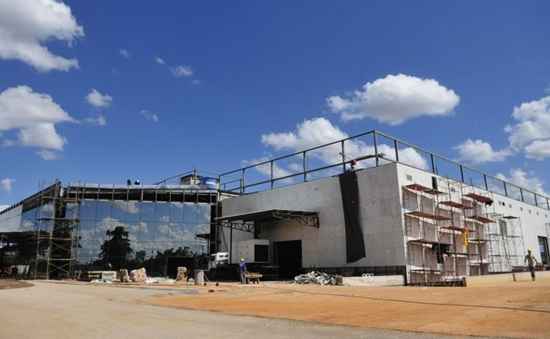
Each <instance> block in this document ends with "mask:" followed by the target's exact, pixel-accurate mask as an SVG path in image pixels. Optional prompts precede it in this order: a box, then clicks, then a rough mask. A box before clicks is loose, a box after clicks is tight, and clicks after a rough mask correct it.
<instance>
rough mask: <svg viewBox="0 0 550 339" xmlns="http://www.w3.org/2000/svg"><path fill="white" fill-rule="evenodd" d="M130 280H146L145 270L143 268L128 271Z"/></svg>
mask: <svg viewBox="0 0 550 339" xmlns="http://www.w3.org/2000/svg"><path fill="white" fill-rule="evenodd" d="M130 280H131V281H133V282H145V281H146V280H147V272H146V271H145V268H139V269H137V270H131V271H130Z"/></svg>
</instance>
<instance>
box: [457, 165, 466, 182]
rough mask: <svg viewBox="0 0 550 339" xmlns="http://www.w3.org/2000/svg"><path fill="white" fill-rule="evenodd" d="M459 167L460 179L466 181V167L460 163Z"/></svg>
mask: <svg viewBox="0 0 550 339" xmlns="http://www.w3.org/2000/svg"><path fill="white" fill-rule="evenodd" d="M458 167H459V168H460V180H462V183H465V181H464V167H462V165H458Z"/></svg>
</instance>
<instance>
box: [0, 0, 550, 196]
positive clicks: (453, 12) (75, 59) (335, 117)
mask: <svg viewBox="0 0 550 339" xmlns="http://www.w3.org/2000/svg"><path fill="white" fill-rule="evenodd" d="M50 2H51V3H52V4H53V6H54V7H55V8H57V9H61V12H59V11H58V12H56V13H54V12H52V10H51V8H49V9H48V8H40V6H38V5H36V2H35V1H31V0H21V1H18V2H16V3H15V2H13V1H8V0H0V33H1V32H2V31H4V32H8V34H7V35H6V36H7V37H6V36H2V35H1V34H0V74H1V75H2V76H1V77H0V133H1V134H0V144H1V145H2V146H0V180H1V181H0V183H1V185H0V205H2V204H10V203H14V202H16V201H18V200H20V199H22V198H23V197H25V196H26V195H28V194H30V193H32V192H33V191H35V190H36V189H37V188H38V186H39V185H40V183H42V182H50V181H52V180H53V179H55V178H59V179H61V180H63V181H78V180H81V181H85V182H100V183H123V182H125V180H126V178H139V179H141V180H142V182H144V183H151V182H154V181H155V180H157V179H159V178H161V177H165V176H169V175H172V174H175V173H178V172H181V171H186V170H189V169H191V168H193V167H197V168H199V169H201V170H204V171H209V172H221V171H224V170H229V169H233V168H238V167H239V166H241V164H242V163H243V161H250V160H251V159H260V158H262V157H268V156H271V155H274V154H279V153H281V152H283V153H284V152H289V151H292V150H295V149H299V148H300V147H302V146H309V145H310V144H311V143H313V142H315V141H324V140H325V139H326V141H327V142H328V141H331V140H328V139H330V138H331V137H332V136H334V135H335V134H338V133H340V132H341V133H346V134H356V133H360V132H363V131H366V130H370V129H379V130H382V131H385V132H387V133H389V134H392V135H395V136H397V137H400V138H402V139H405V140H408V141H411V142H413V143H415V144H418V145H420V146H424V147H426V148H427V149H430V150H433V151H434V152H437V153H441V154H443V155H447V156H449V157H451V158H456V159H459V158H460V159H462V160H464V161H465V162H468V163H472V164H473V165H474V166H475V167H478V168H481V169H483V170H486V171H488V172H489V173H493V174H497V173H500V174H501V175H502V176H504V177H506V178H508V179H510V180H513V181H515V182H517V183H519V184H525V185H530V186H531V187H533V189H535V190H544V189H546V190H547V191H548V190H549V188H548V187H550V174H548V161H549V160H548V158H550V141H549V140H550V98H549V97H550V44H548V43H547V40H548V36H549V35H550V22H549V21H548V18H547V16H546V15H545V14H546V13H548V12H550V4H548V2H546V1H523V2H512V1H510V2H501V1H499V2H497V1H483V2H466V1H464V2H451V1H449V2H443V1H420V2H415V3H412V2H409V1H369V2H365V1H346V2H334V1H304V2H299V3H298V2H295V1H277V2H275V1H272V2H267V1H261V2H260V1H256V2H254V1H231V2H226V1H225V2H224V1H219V2H214V1H202V2H195V3H192V2H179V1H178V2H176V1H174V2H164V3H163V4H154V5H153V4H151V3H146V2H135V1H134V2H131V5H130V2H125V1H106V0H105V1H99V0H98V1H93V2H92V1H65V2H64V3H60V2H55V1H53V0H50ZM68 9H70V12H68ZM2 12H3V13H4V16H3V15H2V14H1V13H2ZM59 13H61V14H59ZM37 16H40V17H43V18H45V20H38V19H33V18H36V17H37ZM8 18H13V20H8ZM52 18H53V19H52ZM46 19H47V20H46ZM50 19H51V20H50ZM19 43H21V44H19ZM14 46H15V47H14ZM18 48H19V49H18ZM36 48H38V49H36ZM40 48H47V49H48V53H49V55H48V54H46V55H42V54H41V53H38V52H43V51H44V50H43V49H42V50H40ZM37 51H38V52H37ZM56 57H58V58H57V59H56ZM59 58H62V60H61V59H59ZM157 58H160V59H162V60H159V59H157ZM76 63H77V64H78V66H76ZM367 83H370V84H371V86H370V87H368V86H367V87H368V88H367V87H363V86H364V85H365V84H367ZM22 86H26V87H22ZM93 89H95V90H96V91H97V92H98V93H99V96H97V95H96V97H95V100H93V99H92V100H87V99H86V98H87V96H88V95H89V94H90V93H91V92H92V90H93ZM44 95H48V96H49V97H51V100H50V101H48V100H47V99H45V97H44ZM14 98H15V99H14ZM18 98H19V100H18ZM27 98H34V99H36V100H35V101H36V102H35V105H34V106H33V107H27V106H29V105H30V104H29V102H31V101H32V100H30V99H29V100H27ZM330 98H338V101H331V100H329V99H330ZM546 98H548V99H546ZM545 99H546V100H545ZM522 104H525V105H524V106H521V105H522ZM41 105H46V106H47V107H43V106H41ZM52 105H54V106H55V107H54V106H52ZM94 105H95V106H94ZM42 108H43V109H42ZM37 110H38V111H40V113H37V114H34V113H33V112H36V111H37ZM33 114H34V115H33ZM99 117H102V118H101V119H99ZM350 117H351V118H350ZM2 120H4V123H2ZM304 121H309V122H310V124H303V122H304ZM327 123H328V124H327ZM33 124H35V125H33ZM36 124H42V125H40V126H46V125H47V126H50V127H53V128H55V130H54V131H52V129H51V128H50V127H48V128H49V129H48V130H47V131H44V132H42V129H37V128H36ZM299 124H301V125H300V126H298V127H297V125H299ZM506 126H508V127H509V128H508V129H506V131H505V128H506ZM44 128H46V127H44ZM308 128H309V129H308ZM297 129H298V130H297ZM318 129H323V131H322V133H321V137H318V133H317V134H315V133H316V132H315V131H318ZM270 133H273V134H270ZM281 133H286V134H281ZM288 133H290V135H294V137H295V139H296V140H293V141H292V142H289V141H288V139H285V138H284V136H285V135H286V136H288V135H289V134H288ZM300 133H301V134H300ZM308 133H309V134H308ZM311 134H315V135H316V136H317V137H316V138H315V137H311V138H310V137H308V136H311ZM262 136H264V138H263V142H262ZM268 136H271V138H267V137H268ZM48 138H50V139H48ZM45 139H47V140H45ZM468 139H470V140H469V142H468ZM459 145H462V146H461V147H459ZM44 158H46V159H44ZM47 159H49V160H47Z"/></svg>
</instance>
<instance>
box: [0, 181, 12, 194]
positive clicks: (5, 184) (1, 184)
mask: <svg viewBox="0 0 550 339" xmlns="http://www.w3.org/2000/svg"><path fill="white" fill-rule="evenodd" d="M14 182H15V179H12V178H4V179H2V180H0V188H2V190H3V191H5V192H11V189H12V187H13V183H14Z"/></svg>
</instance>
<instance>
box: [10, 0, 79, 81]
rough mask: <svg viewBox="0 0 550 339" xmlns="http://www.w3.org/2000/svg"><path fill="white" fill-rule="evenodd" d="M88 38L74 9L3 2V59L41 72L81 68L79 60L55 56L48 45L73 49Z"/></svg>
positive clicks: (22, 0) (45, 0) (52, 1)
mask: <svg viewBox="0 0 550 339" xmlns="http://www.w3.org/2000/svg"><path fill="white" fill-rule="evenodd" d="M83 36H84V29H83V28H82V26H80V25H78V23H77V21H76V19H75V17H74V16H73V14H72V12H71V8H70V7H69V6H67V5H65V4H64V3H63V2H61V1H57V0H40V1H37V0H17V1H13V0H0V58H2V59H6V60H7V59H11V60H20V61H22V62H25V63H26V64H28V65H30V66H32V67H34V68H35V69H36V70H38V71H40V72H47V71H50V70H60V71H68V70H70V69H71V68H78V61H77V60H76V59H67V58H64V57H62V56H59V55H55V54H53V53H52V52H51V51H50V50H48V48H47V47H46V46H45V45H44V44H45V43H46V42H47V41H51V40H61V41H65V42H67V43H68V44H69V45H71V44H72V42H73V41H74V40H75V39H77V38H79V37H83Z"/></svg>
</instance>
